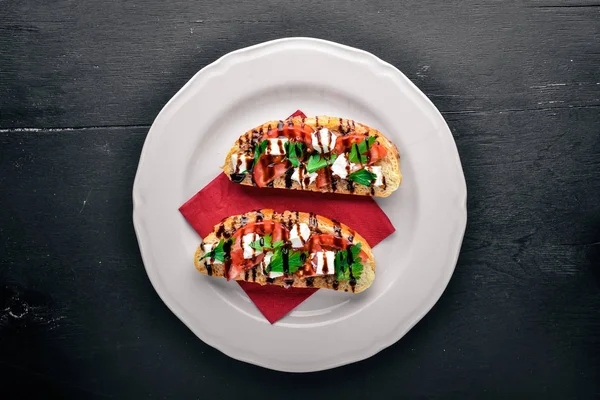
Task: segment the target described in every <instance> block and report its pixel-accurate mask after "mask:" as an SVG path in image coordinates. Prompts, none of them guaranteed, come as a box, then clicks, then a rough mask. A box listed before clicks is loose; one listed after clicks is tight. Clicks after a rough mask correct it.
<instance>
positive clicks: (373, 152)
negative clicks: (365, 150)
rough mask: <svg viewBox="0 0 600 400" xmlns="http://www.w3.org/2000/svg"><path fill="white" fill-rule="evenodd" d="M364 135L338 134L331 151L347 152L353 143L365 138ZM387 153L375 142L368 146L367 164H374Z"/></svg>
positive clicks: (337, 152)
mask: <svg viewBox="0 0 600 400" xmlns="http://www.w3.org/2000/svg"><path fill="white" fill-rule="evenodd" d="M365 138H366V136H365V135H346V136H340V137H338V138H337V140H336V142H335V148H334V149H333V152H334V153H336V154H342V153H345V152H348V151H350V150H351V149H352V145H353V144H354V143H360V142H362V141H363V140H365ZM386 154H387V150H386V148H385V147H383V146H382V145H381V144H379V143H377V142H375V143H373V144H372V145H371V147H370V148H369V162H368V163H367V164H368V165H372V164H375V163H376V162H377V161H379V160H381V159H382V158H383V157H385V156H386Z"/></svg>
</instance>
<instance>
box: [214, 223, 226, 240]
mask: <svg viewBox="0 0 600 400" xmlns="http://www.w3.org/2000/svg"><path fill="white" fill-rule="evenodd" d="M224 233H225V224H224V223H223V222H221V223H220V224H219V227H218V228H217V233H216V235H217V237H218V238H220V237H223V234H224Z"/></svg>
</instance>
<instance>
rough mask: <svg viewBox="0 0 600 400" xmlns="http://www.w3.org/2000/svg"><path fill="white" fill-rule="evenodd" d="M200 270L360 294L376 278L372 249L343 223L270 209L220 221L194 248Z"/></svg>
mask: <svg viewBox="0 0 600 400" xmlns="http://www.w3.org/2000/svg"><path fill="white" fill-rule="evenodd" d="M194 264H195V266H196V269H198V271H200V272H201V273H203V274H206V275H211V276H217V277H223V278H226V279H227V280H232V279H234V280H243V281H248V282H256V283H259V284H261V285H267V284H272V285H279V286H284V287H290V286H293V287H301V288H306V287H314V288H325V289H333V290H340V291H345V292H354V293H359V292H362V291H363V290H365V289H366V288H368V287H369V286H370V285H371V283H372V282H373V279H374V278H375V260H374V258H373V253H372V251H371V247H370V246H369V245H368V243H367V242H366V241H365V239H363V238H362V236H360V235H359V234H357V233H356V232H354V231H353V230H352V229H351V228H349V227H348V226H346V225H344V224H341V223H339V222H336V221H333V220H331V219H328V218H325V217H322V216H317V215H315V214H308V213H302V212H293V211H285V212H283V213H277V212H275V211H273V210H270V209H263V210H258V211H252V212H248V213H245V214H242V215H234V216H231V217H228V218H225V219H224V220H222V221H221V222H220V223H219V224H218V225H216V226H215V227H214V229H213V232H212V233H210V234H209V235H208V236H206V237H205V238H204V239H203V240H202V243H201V244H200V245H199V246H198V250H197V251H196V254H195V258H194Z"/></svg>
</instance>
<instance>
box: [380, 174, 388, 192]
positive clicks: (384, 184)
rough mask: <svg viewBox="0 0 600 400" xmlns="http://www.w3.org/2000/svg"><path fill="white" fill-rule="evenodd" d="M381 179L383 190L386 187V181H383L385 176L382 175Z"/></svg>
mask: <svg viewBox="0 0 600 400" xmlns="http://www.w3.org/2000/svg"><path fill="white" fill-rule="evenodd" d="M381 181H382V183H383V190H385V189H386V188H387V183H386V182H385V176H383V177H382V178H381Z"/></svg>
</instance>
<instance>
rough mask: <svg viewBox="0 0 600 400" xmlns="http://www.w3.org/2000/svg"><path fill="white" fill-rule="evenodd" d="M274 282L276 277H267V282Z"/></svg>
mask: <svg viewBox="0 0 600 400" xmlns="http://www.w3.org/2000/svg"><path fill="white" fill-rule="evenodd" d="M273 282H275V279H274V278H267V283H273Z"/></svg>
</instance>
